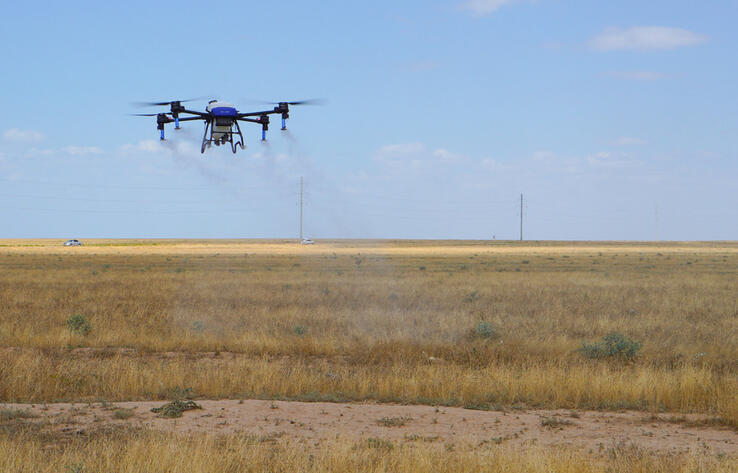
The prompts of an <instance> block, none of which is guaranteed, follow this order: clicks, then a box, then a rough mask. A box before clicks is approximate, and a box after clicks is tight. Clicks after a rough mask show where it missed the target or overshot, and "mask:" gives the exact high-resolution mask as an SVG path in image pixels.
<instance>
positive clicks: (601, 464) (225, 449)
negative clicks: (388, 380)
mask: <svg viewBox="0 0 738 473" xmlns="http://www.w3.org/2000/svg"><path fill="white" fill-rule="evenodd" d="M493 441H494V439H493ZM162 452H166V454H162ZM603 453H606V454H605V455H588V454H587V453H586V452H580V451H577V450H572V449H546V448H542V447H537V446H530V447H526V448H524V449H521V448H519V447H517V446H508V445H507V444H506V443H505V442H500V444H499V445H497V444H495V443H492V444H491V446H490V447H485V448H481V449H475V448H472V447H466V446H463V445H460V444H459V445H455V446H452V445H451V444H448V448H443V446H441V445H439V444H437V443H434V442H428V443H425V442H412V443H409V444H408V445H404V444H401V443H399V442H398V443H397V444H395V443H393V442H390V441H388V440H385V439H377V438H374V439H373V440H364V441H348V440H343V441H340V440H333V441H327V442H324V443H322V444H321V448H320V449H306V448H305V447H304V446H303V445H300V444H285V443H279V442H273V441H261V439H259V438H256V437H254V436H244V435H222V436H215V435H188V436H182V435H175V434H165V433H146V432H144V433H140V434H136V435H125V433H124V432H113V433H105V434H94V435H90V436H74V437H70V438H68V439H65V442H64V448H59V445H58V442H57V441H55V440H54V439H51V438H48V437H43V436H33V435H30V434H20V435H15V436H8V435H6V434H2V433H0V471H3V472H9V473H10V472H13V473H15V472H26V471H29V472H30V471H48V472H60V473H80V472H109V471H126V472H146V473H168V472H198V473H237V472H243V471H283V472H292V471H300V472H316V473H317V472H325V471H331V472H334V473H349V472H351V473H380V472H384V471H402V472H407V473H431V472H432V473H457V472H459V473H460V472H468V471H514V472H526V473H544V472H546V473H547V472H551V471H556V472H566V473H606V472H618V473H647V472H667V471H668V472H669V473H688V472H694V471H699V472H702V473H729V472H734V471H736V469H738V460H736V459H734V458H729V457H725V456H719V455H700V454H697V453H689V454H685V455H683V456H674V455H655V454H649V453H648V452H644V451H642V450H638V449H637V448H633V447H628V446H620V445H618V446H615V447H612V448H610V449H608V450H607V451H605V452H603ZM81 459H84V464H83V463H81ZM72 465H75V466H81V467H82V466H83V468H84V469H83V470H82V469H79V470H77V471H74V470H73V471H72V472H70V471H69V468H68V467H69V466H72Z"/></svg>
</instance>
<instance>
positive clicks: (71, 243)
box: [64, 240, 82, 246]
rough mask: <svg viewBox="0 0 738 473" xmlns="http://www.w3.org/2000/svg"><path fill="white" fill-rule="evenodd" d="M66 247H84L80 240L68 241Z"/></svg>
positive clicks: (65, 243)
mask: <svg viewBox="0 0 738 473" xmlns="http://www.w3.org/2000/svg"><path fill="white" fill-rule="evenodd" d="M64 246H82V242H81V241H79V240H67V241H65V242H64Z"/></svg>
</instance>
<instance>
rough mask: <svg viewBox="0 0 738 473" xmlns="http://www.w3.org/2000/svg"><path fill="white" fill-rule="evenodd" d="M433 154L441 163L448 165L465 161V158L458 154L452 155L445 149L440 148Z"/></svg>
mask: <svg viewBox="0 0 738 473" xmlns="http://www.w3.org/2000/svg"><path fill="white" fill-rule="evenodd" d="M432 154H433V156H434V157H436V158H438V159H440V160H441V161H444V162H447V163H456V162H459V161H463V160H464V156H462V155H460V154H457V153H452V152H451V151H449V150H447V149H444V148H439V149H437V150H435V151H433V153H432Z"/></svg>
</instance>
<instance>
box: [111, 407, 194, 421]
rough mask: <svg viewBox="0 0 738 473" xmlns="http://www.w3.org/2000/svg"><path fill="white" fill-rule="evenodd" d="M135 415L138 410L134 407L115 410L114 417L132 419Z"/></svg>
mask: <svg viewBox="0 0 738 473" xmlns="http://www.w3.org/2000/svg"><path fill="white" fill-rule="evenodd" d="M134 415H136V412H135V411H134V410H133V409H116V410H114V411H113V417H114V418H115V419H118V420H126V419H130V418H131V417H133V416H134ZM180 415H181V414H180Z"/></svg>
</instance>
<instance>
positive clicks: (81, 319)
mask: <svg viewBox="0 0 738 473" xmlns="http://www.w3.org/2000/svg"><path fill="white" fill-rule="evenodd" d="M67 328H68V329H69V331H70V332H72V333H77V334H79V335H82V336H83V337H84V336H86V335H87V334H88V333H90V330H92V325H91V324H90V321H89V320H87V317H85V316H84V315H82V314H74V315H73V316H71V317H69V318H68V319H67Z"/></svg>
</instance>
